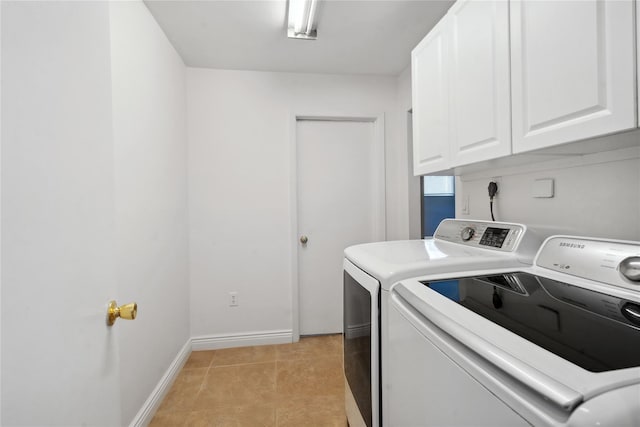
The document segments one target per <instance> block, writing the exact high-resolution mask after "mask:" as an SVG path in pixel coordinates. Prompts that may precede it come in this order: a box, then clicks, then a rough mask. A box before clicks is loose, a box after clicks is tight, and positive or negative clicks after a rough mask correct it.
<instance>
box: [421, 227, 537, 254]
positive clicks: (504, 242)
mask: <svg viewBox="0 0 640 427" xmlns="http://www.w3.org/2000/svg"><path fill="white" fill-rule="evenodd" d="M525 230H526V229H525V226H524V225H521V224H513V223H506V222H489V221H463V220H458V219H445V220H444V221H442V222H441V223H440V225H439V226H438V229H437V230H436V233H435V235H434V236H433V237H434V238H435V239H439V240H446V241H448V242H453V243H459V244H463V245H467V246H472V247H478V248H484V249H492V250H496V251H502V252H514V251H515V250H516V249H517V247H518V244H519V243H520V240H521V239H522V236H523V235H524V233H525Z"/></svg>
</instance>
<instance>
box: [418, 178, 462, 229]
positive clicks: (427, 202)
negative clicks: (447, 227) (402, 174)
mask: <svg viewBox="0 0 640 427" xmlns="http://www.w3.org/2000/svg"><path fill="white" fill-rule="evenodd" d="M455 200H456V198H455V181H454V177H453V176H423V177H422V236H423V237H430V236H433V234H434V233H435V231H436V228H438V224H440V221H442V220H443V219H445V218H455V216H456V208H455V206H456V204H455Z"/></svg>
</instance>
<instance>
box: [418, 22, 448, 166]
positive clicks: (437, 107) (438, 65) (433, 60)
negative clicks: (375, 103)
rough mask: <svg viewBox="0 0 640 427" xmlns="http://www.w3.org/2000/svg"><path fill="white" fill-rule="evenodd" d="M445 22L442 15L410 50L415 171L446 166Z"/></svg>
mask: <svg viewBox="0 0 640 427" xmlns="http://www.w3.org/2000/svg"><path fill="white" fill-rule="evenodd" d="M446 25H447V18H446V17H445V18H443V19H442V20H441V21H440V22H439V23H438V25H436V26H435V27H434V28H433V30H431V32H430V33H429V34H428V35H427V36H426V37H425V38H424V39H423V40H422V41H421V42H420V44H418V46H416V47H415V49H413V52H411V86H412V98H413V99H412V104H413V173H414V174H415V175H424V174H426V173H431V172H437V171H442V170H445V169H448V168H449V166H450V165H449V157H450V156H449V151H450V150H449V111H448V110H449V99H448V98H449V94H448V90H449V87H448V79H447V64H446V59H447V40H446V31H445V29H446Z"/></svg>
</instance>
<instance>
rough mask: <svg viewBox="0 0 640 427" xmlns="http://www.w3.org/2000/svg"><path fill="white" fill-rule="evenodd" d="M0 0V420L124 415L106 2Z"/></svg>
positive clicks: (82, 421)
mask: <svg viewBox="0 0 640 427" xmlns="http://www.w3.org/2000/svg"><path fill="white" fill-rule="evenodd" d="M1 7H2V33H3V34H2V39H3V44H2V116H1V117H2V307H1V310H0V313H1V318H2V384H1V386H2V402H1V406H2V420H1V421H0V424H2V425H7V426H9V425H11V426H53V425H58V426H63V425H64V426H79V425H93V426H97V425H104V426H116V425H121V424H122V420H121V416H120V414H121V411H120V399H119V390H120V387H119V374H118V373H119V365H118V363H119V359H118V351H117V350H118V347H117V341H118V335H117V334H118V330H117V329H114V328H109V327H108V326H107V325H106V322H105V316H106V303H107V301H108V300H109V299H111V298H114V297H115V296H116V293H115V291H116V285H115V283H116V281H115V267H114V265H115V264H114V262H115V257H114V254H115V249H114V248H115V246H114V218H113V211H114V192H113V187H114V184H113V143H112V136H111V93H110V86H109V84H110V79H111V77H110V68H109V62H108V52H109V42H108V40H109V20H108V17H109V14H108V7H109V5H108V4H107V3H106V2H2V5H1ZM79 35H80V36H79ZM121 326H122V325H121ZM131 352H132V353H135V349H131ZM132 357H135V356H132Z"/></svg>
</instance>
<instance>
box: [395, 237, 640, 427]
mask: <svg viewBox="0 0 640 427" xmlns="http://www.w3.org/2000/svg"><path fill="white" fill-rule="evenodd" d="M387 320H388V322H389V323H388V326H389V329H388V340H389V348H390V351H389V353H388V369H389V370H388V374H389V378H390V384H389V390H390V392H389V393H387V394H386V396H385V399H386V401H387V403H388V412H387V416H388V421H389V423H388V425H390V426H394V427H401V426H412V427H417V426H445V425H450V426H453V425H456V426H458V425H475V426H509V427H511V426H518V425H522V426H529V425H535V426H597V425H602V426H616V427H621V426H639V425H640V242H625V241H611V240H610V241H607V240H603V239H593V238H584V237H569V236H554V237H551V238H549V239H547V240H546V241H545V243H544V245H543V246H542V247H541V249H540V251H539V253H538V255H537V257H536V259H535V264H534V266H532V267H529V268H512V269H504V268H498V269H495V270H490V271H484V272H482V273H474V274H470V273H469V272H461V273H459V274H458V275H453V274H431V275H425V276H423V277H419V278H414V279H407V280H403V281H401V282H399V283H397V284H395V285H394V286H392V288H391V297H390V301H389V315H388V319H387Z"/></svg>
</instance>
